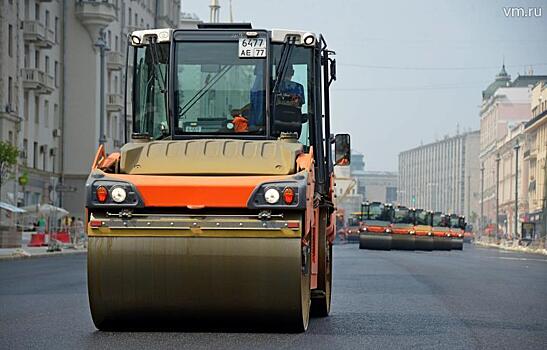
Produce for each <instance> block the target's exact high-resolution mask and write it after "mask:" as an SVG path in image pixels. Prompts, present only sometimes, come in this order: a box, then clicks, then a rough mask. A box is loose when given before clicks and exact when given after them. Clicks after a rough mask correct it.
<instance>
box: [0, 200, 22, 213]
mask: <svg viewBox="0 0 547 350" xmlns="http://www.w3.org/2000/svg"><path fill="white" fill-rule="evenodd" d="M0 209H4V210H7V211H9V212H11V213H26V212H27V211H26V210H25V209H21V208H18V207H16V206H15V205H11V204H8V203H6V202H0Z"/></svg>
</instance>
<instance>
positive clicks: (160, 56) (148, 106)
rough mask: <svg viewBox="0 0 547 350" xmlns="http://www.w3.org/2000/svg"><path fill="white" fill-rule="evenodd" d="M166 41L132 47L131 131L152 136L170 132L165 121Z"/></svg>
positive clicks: (157, 137) (163, 135)
mask: <svg viewBox="0 0 547 350" xmlns="http://www.w3.org/2000/svg"><path fill="white" fill-rule="evenodd" d="M168 58H169V44H167V43H162V44H153V45H146V46H142V47H138V48H135V60H134V64H135V77H134V81H133V100H134V104H133V108H134V120H133V123H134V124H133V132H134V133H137V134H147V135H148V136H150V137H152V138H154V139H160V138H163V137H166V136H167V135H169V123H168V122H167V92H166V86H167V71H168V64H167V63H168V61H169V59H168Z"/></svg>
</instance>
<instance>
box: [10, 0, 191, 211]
mask: <svg viewBox="0 0 547 350" xmlns="http://www.w3.org/2000/svg"><path fill="white" fill-rule="evenodd" d="M180 3H181V2H180V0H134V1H132V0H100V1H99V0H75V1H59V0H49V1H43V0H19V1H17V0H2V1H1V3H0V4H1V5H0V6H1V7H0V19H1V21H0V23H1V26H0V37H1V39H2V40H0V104H1V105H0V107H1V108H0V135H1V137H2V140H7V141H8V142H10V143H12V144H13V145H15V146H16V147H18V148H19V149H20V155H21V157H20V160H19V166H18V167H17V174H16V179H20V178H24V179H26V180H25V181H13V180H12V181H11V183H8V184H6V185H5V186H3V190H2V193H0V200H4V201H8V202H11V203H15V201H16V200H15V198H17V202H18V204H19V205H30V204H36V203H52V204H55V205H59V206H63V207H65V208H67V209H68V210H69V211H70V212H72V213H73V214H74V215H75V216H83V206H84V182H85V179H86V177H87V175H88V173H89V168H90V166H91V161H92V158H93V155H94V153H95V151H96V149H97V147H98V145H99V138H100V136H101V135H99V134H100V132H99V130H100V121H101V119H102V120H103V122H104V135H102V136H103V137H102V139H103V141H104V143H105V147H106V150H107V152H112V151H115V150H117V149H118V148H119V147H120V146H121V145H122V144H123V140H124V133H125V130H126V128H125V124H124V116H123V110H124V98H123V91H124V89H125V78H126V77H125V72H124V69H123V68H124V65H125V60H126V58H125V53H126V43H127V41H126V38H127V35H128V33H129V32H131V31H133V30H137V29H145V28H152V27H177V26H178V25H179V20H180V18H179V14H180ZM101 47H103V48H104V50H101ZM101 51H102V52H103V53H104V61H103V62H104V70H102V72H103V74H102V75H103V76H104V90H102V91H104V94H103V96H104V99H105V111H104V112H102V111H101V108H100V96H101V94H100V92H101V84H100V81H101V79H100V77H101ZM130 62H131V60H130ZM129 78H131V77H129ZM129 110H130V109H129ZM129 119H130V116H129ZM129 125H130V123H129ZM20 183H21V184H20ZM23 184H24V186H23ZM67 190H69V191H68V192H66V191H67ZM61 191H62V192H61Z"/></svg>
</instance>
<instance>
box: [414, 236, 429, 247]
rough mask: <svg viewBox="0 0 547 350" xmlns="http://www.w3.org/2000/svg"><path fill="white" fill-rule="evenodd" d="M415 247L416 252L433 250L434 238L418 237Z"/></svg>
mask: <svg viewBox="0 0 547 350" xmlns="http://www.w3.org/2000/svg"><path fill="white" fill-rule="evenodd" d="M414 247H415V249H416V250H425V251H432V250H433V237H429V236H416V238H415V241H414Z"/></svg>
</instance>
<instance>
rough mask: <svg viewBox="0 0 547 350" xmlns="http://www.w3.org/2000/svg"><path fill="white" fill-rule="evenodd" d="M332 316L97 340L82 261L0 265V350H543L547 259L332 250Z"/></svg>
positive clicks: (468, 251)
mask: <svg viewBox="0 0 547 350" xmlns="http://www.w3.org/2000/svg"><path fill="white" fill-rule="evenodd" d="M334 258H335V265H334V287H333V293H334V295H333V307H332V314H331V316H330V317H328V318H322V319H313V320H312V321H311V323H310V327H309V329H308V332H306V333H303V334H278V333H260V332H259V333H247V332H246V331H245V330H243V329H241V330H230V332H210V331H208V330H200V331H193V332H128V333H108V332H99V331H97V330H96V329H95V328H94V327H93V324H92V322H91V318H90V315H89V310H88V307H89V306H88V301H87V294H86V275H85V268H86V267H85V262H86V260H85V256H84V255H72V256H64V257H51V258H43V259H29V260H18V261H4V262H0V348H2V349H27V348H55V349H59V348H75V347H84V348H103V349H104V348H107V347H109V348H143V349H145V348H146V349H149V348H166V347H177V348H188V349H211V348H218V349H256V348H266V349H292V348H299V349H306V348H310V349H311V348H314V349H333V348H334V349H363V348H371V349H375V348H382V349H385V348H421V349H422V348H431V349H439V348H443V349H445V348H452V349H470V348H478V349H481V348H492V349H494V348H496V349H504V348H506V349H516V348H518V349H541V348H544V344H545V343H547V332H546V331H545V330H546V329H547V301H546V299H545V295H547V257H543V256H539V255H529V254H521V253H512V252H510V253H509V252H504V251H498V250H493V249H484V248H472V247H470V246H466V247H465V250H464V251H463V252H455V251H454V252H397V251H391V252H379V251H363V250H359V249H358V247H357V245H355V244H351V245H350V244H348V245H339V246H335V248H334Z"/></svg>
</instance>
